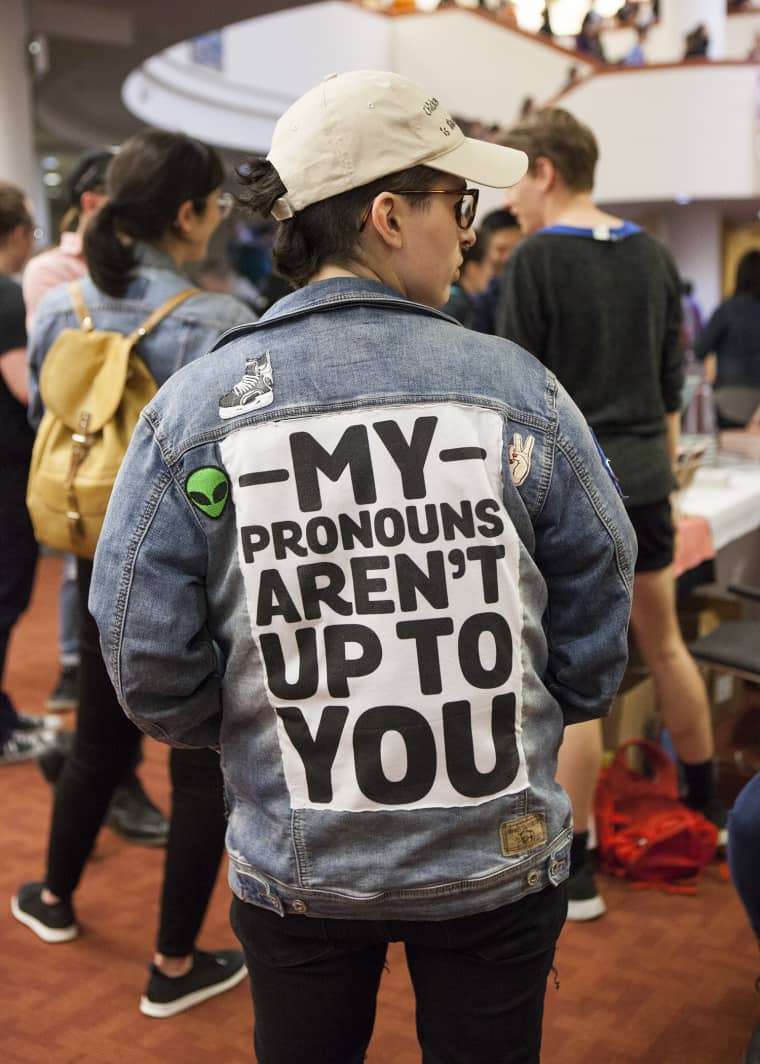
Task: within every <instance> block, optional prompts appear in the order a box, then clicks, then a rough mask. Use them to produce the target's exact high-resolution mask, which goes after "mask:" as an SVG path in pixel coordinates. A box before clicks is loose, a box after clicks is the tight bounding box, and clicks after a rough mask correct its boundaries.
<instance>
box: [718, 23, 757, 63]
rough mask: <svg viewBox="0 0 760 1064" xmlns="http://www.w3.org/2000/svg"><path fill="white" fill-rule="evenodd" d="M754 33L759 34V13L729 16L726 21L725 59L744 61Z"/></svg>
mask: <svg viewBox="0 0 760 1064" xmlns="http://www.w3.org/2000/svg"><path fill="white" fill-rule="evenodd" d="M756 33H760V11H758V13H757V14H756V15H755V14H749V13H747V14H744V15H729V16H728V18H727V19H726V59H746V58H747V53H748V52H749V50H750V48H751V47H752V45H753V43H754V39H755V34H756Z"/></svg>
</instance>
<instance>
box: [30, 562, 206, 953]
mask: <svg viewBox="0 0 760 1064" xmlns="http://www.w3.org/2000/svg"><path fill="white" fill-rule="evenodd" d="M91 579H92V563H91V562H88V561H83V560H81V559H80V560H79V561H78V563H77V582H78V588H79V604H80V610H81V632H80V655H81V664H80V693H79V711H78V713H77V727H76V735H75V740H74V749H73V750H72V753H71V756H70V757H68V758H67V760H66V764H65V767H64V769H63V772H62V774H61V777H60V779H59V781H58V785H57V787H56V793H55V803H54V806H53V820H52V824H51V828H50V841H49V845H48V863H47V876H46V879H45V883H46V885H47V887H48V888H49V889H50V890H51V891H52V892H53V893H54V894H56V895H57V896H58V897H62V898H68V897H70V896H71V895H72V894H73V893H74V891H75V890H76V888H77V885H78V883H79V880H80V878H81V875H82V872H83V870H84V866H85V863H86V862H87V859H88V857H89V856H90V854H91V852H92V849H93V847H94V845H95V839H96V838H97V834H98V831H99V830H100V827H101V825H102V823H103V820H104V818H105V815H106V812H107V811H108V805H109V803H110V801H111V797H112V795H113V792H114V790H115V789H116V787H117V786H118V784H119V783H120V782H121V780H122V779H123V778H124V776H125V774H126V772H127V771H128V770H129V769H130V768H131V766H132V765H134V762H135V757H136V754H137V751H138V748H139V744H140V732H139V731H138V730H137V728H136V727H135V726H134V724H132V723H131V721H130V720H128V719H127V717H126V716H125V715H124V713H123V711H122V709H121V707H120V705H119V703H118V701H117V698H116V692H115V691H114V689H113V686H112V685H111V681H110V679H109V677H108V673H107V672H106V667H105V664H104V662H103V657H102V655H101V652H100V643H99V640H98V629H97V626H96V624H95V622H94V620H93V619H92V617H91V616H90V613H89V611H88V609H87V600H88V597H89V592H90V581H91ZM170 764H171V782H172V815H171V826H170V831H169V843H168V846H167V850H166V864H165V866H164V885H163V892H162V897H161V917H160V924H159V931H158V941H157V949H158V951H159V952H160V953H164V954H166V956H169V957H183V956H186V955H187V954H189V953H190V952H191V951H192V949H193V946H194V944H195V939H196V936H197V934H198V931H199V929H200V926H201V923H202V922H203V917H204V915H205V913H206V908H207V907H208V902H209V898H210V896H211V891H212V890H213V888H214V884H215V882H216V876H217V873H218V871H219V862H220V860H221V856H222V851H223V849H224V833H225V826H226V823H225V815H224V797H223V788H222V773H221V768H220V765H219V755H218V754H217V753H216V752H215V751H214V750H172V752H171V761H170Z"/></svg>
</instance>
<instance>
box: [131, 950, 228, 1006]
mask: <svg viewBox="0 0 760 1064" xmlns="http://www.w3.org/2000/svg"><path fill="white" fill-rule="evenodd" d="M148 971H149V972H150V979H149V980H148V986H147V988H146V990H145V993H144V994H143V996H142V997H141V998H140V1012H142V1013H143V1014H144V1015H145V1016H153V1017H154V1019H157V1020H163V1019H166V1017H167V1016H176V1014H177V1013H178V1012H184V1010H185V1009H191V1008H192V1007H193V1006H194V1005H200V1003H201V1002H202V1001H206V1000H208V998H210V997H214V996H215V995H216V994H223V993H224V991H225V990H231V989H232V988H233V986H237V984H238V983H240V982H242V981H243V979H245V976H246V967H245V964H244V962H243V954H242V953H241V952H240V951H239V950H236V949H220V950H217V951H216V952H215V953H204V952H203V950H199V949H196V950H193V966H192V968H191V969H190V971H189V972H188V973H187V975H180V976H178V977H177V978H176V979H172V978H170V977H169V976H168V975H163V974H162V973H161V972H160V971H159V970H158V968H156V966H155V964H151V965H149V967H148Z"/></svg>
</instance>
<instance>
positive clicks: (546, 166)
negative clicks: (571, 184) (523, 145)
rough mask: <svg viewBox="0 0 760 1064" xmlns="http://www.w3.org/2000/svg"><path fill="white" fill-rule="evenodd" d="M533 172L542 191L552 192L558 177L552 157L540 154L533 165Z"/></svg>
mask: <svg viewBox="0 0 760 1064" xmlns="http://www.w3.org/2000/svg"><path fill="white" fill-rule="evenodd" d="M533 172H534V175H535V178H536V181H537V182H538V184H539V186H540V188H541V191H542V192H551V190H552V189H553V188H554V185H555V182H556V179H557V171H556V169H555V168H554V163H553V162H552V161H551V159H547V158H546V156H544V155H539V157H538V158H537V159H536V162H535V165H534V167H533Z"/></svg>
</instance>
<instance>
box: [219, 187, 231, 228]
mask: <svg viewBox="0 0 760 1064" xmlns="http://www.w3.org/2000/svg"><path fill="white" fill-rule="evenodd" d="M216 206H217V209H218V211H219V218H220V220H221V221H224V219H225V218H228V217H229V215H230V212H231V211H232V208H233V207H234V206H235V197H234V196H233V195H232V193H231V192H220V193H219V197H218V199H217V201H216Z"/></svg>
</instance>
